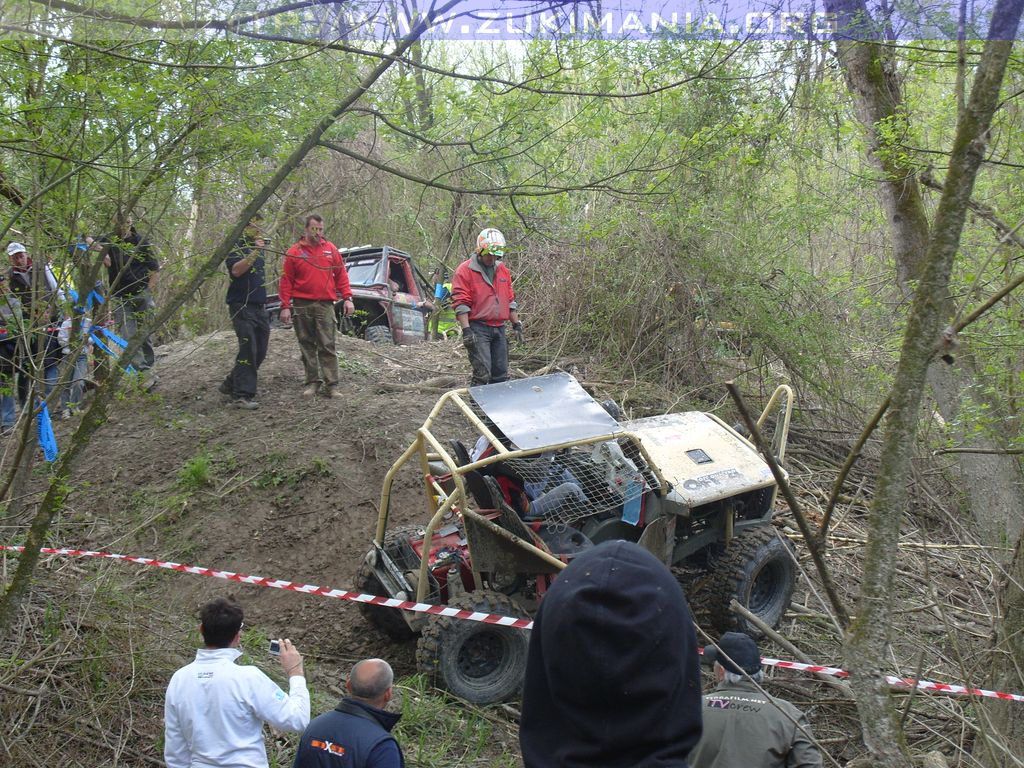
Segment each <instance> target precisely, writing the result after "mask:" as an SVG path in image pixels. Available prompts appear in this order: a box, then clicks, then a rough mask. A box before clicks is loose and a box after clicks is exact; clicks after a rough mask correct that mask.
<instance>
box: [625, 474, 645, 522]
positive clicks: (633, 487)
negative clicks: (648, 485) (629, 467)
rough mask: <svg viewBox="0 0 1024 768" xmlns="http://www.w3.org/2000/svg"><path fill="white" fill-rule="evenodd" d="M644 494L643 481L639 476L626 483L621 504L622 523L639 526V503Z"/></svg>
mask: <svg viewBox="0 0 1024 768" xmlns="http://www.w3.org/2000/svg"><path fill="white" fill-rule="evenodd" d="M643 494H644V480H643V477H641V476H639V475H634V476H633V478H632V479H631V480H630V481H629V482H628V483H626V498H625V500H624V501H623V504H622V522H624V523H629V524H630V525H640V502H641V499H642V498H643Z"/></svg>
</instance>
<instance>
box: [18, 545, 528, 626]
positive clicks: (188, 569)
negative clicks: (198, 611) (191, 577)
mask: <svg viewBox="0 0 1024 768" xmlns="http://www.w3.org/2000/svg"><path fill="white" fill-rule="evenodd" d="M0 549H4V550H8V551H10V552H22V551H24V549H25V548H24V547H12V546H0ZM39 551H40V552H41V553H43V554H44V555H62V556H64V557H104V558H106V559H108V560H122V561H124V562H128V563H138V564H139V565H148V566H150V567H152V568H166V569H168V570H171V571H178V572H180V573H192V574H195V575H196V576H210V577H212V578H214V579H225V580H226V581H237V582H238V583H240V584H252V585H254V586H257V587H270V588H271V589H286V590H289V591H290V592H301V593H303V594H306V595H319V596H320V597H333V598H337V599H338V600H351V601H353V602H356V603H370V604H371V605H383V606H386V607H388V608H401V609H402V610H404V611H416V612H417V613H429V614H431V615H432V616H450V617H452V618H455V619H467V620H469V621H482V622H484V623H485V624H497V625H499V626H502V627H513V628H515V629H531V628H532V627H533V621H531V620H530V619H517V618H514V617H512V616H499V615H497V614H494V613H479V612H476V611H467V610H463V609H459V608H449V607H448V606H446V605H430V604H429V603H414V602H410V601H408V600H396V599H395V598H393V597H381V596H379V595H364V594H361V593H359V592H347V591H345V590H343V589H332V588H331V587H318V586H316V585H315V584H296V583H294V582H291V581H284V580H283V579H268V578H266V577H264V576H249V575H246V574H244V573H233V572H232V571H218V570H214V569H213V568H204V567H202V566H199V565H182V564H181V563H171V562H167V561H165V560H155V559H153V558H151V557H136V556H134V555H116V554H114V553H112V552H93V551H90V550H86V549H53V548H51V547H42V548H41V549H40V550H39Z"/></svg>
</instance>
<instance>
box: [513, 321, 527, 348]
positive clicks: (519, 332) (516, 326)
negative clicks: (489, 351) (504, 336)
mask: <svg viewBox="0 0 1024 768" xmlns="http://www.w3.org/2000/svg"><path fill="white" fill-rule="evenodd" d="M512 335H513V336H515V337H516V341H518V342H519V343H520V344H525V343H526V339H524V338H523V324H522V323H521V322H519V321H518V320H516V322H514V323H512Z"/></svg>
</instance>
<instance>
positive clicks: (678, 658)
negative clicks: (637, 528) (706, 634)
mask: <svg viewBox="0 0 1024 768" xmlns="http://www.w3.org/2000/svg"><path fill="white" fill-rule="evenodd" d="M700 735H701V690H700V669H699V663H698V656H697V637H696V633H695V632H694V627H693V618H692V617H691V615H690V608H689V606H688V605H687V604H686V598H685V597H684V596H683V590H682V588H681V587H680V586H679V583H678V582H677V581H676V580H675V578H673V576H672V574H671V572H670V571H669V569H668V568H666V567H665V565H664V564H662V563H661V562H660V561H659V560H658V559H657V558H655V557H654V556H653V555H652V554H650V553H649V552H648V551H647V550H645V549H643V548H642V547H639V546H637V545H636V544H631V543H629V542H626V541H615V542H607V543H604V544H601V545H599V546H597V547H594V548H593V549H590V550H587V551H586V552H585V553H584V554H582V555H581V556H579V557H577V558H576V559H575V560H573V562H572V563H570V564H569V566H568V567H567V568H566V569H565V570H564V571H562V573H561V574H560V575H559V576H558V578H557V579H556V580H555V583H554V584H552V586H551V589H549V590H548V592H547V594H546V595H545V596H544V600H543V601H542V602H541V605H540V609H539V610H538V612H537V616H536V618H535V619H534V625H533V634H532V635H531V637H530V649H529V656H528V659H527V665H526V680H525V683H524V689H523V712H522V721H521V726H520V730H519V743H520V746H521V748H522V753H523V763H524V764H525V766H526V768H584V766H586V768H686V766H687V762H686V756H687V755H688V754H689V753H690V750H691V749H693V747H694V745H695V744H696V743H697V741H698V740H699V739H700Z"/></svg>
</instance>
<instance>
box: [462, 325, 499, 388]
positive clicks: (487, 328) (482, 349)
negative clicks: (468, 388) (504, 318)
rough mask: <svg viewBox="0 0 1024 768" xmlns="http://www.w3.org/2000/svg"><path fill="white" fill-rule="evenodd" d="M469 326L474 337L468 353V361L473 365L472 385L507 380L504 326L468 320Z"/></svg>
mask: <svg viewBox="0 0 1024 768" xmlns="http://www.w3.org/2000/svg"><path fill="white" fill-rule="evenodd" d="M469 328H470V330H471V331H472V332H473V336H475V337H476V345H475V346H474V347H473V351H472V352H470V353H469V363H470V365H472V366H473V386H477V385H478V384H497V383H498V382H501V381H508V341H507V340H506V339H505V326H504V325H487V324H486V323H480V322H476V321H475V320H474V321H471V322H470V324H469Z"/></svg>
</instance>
